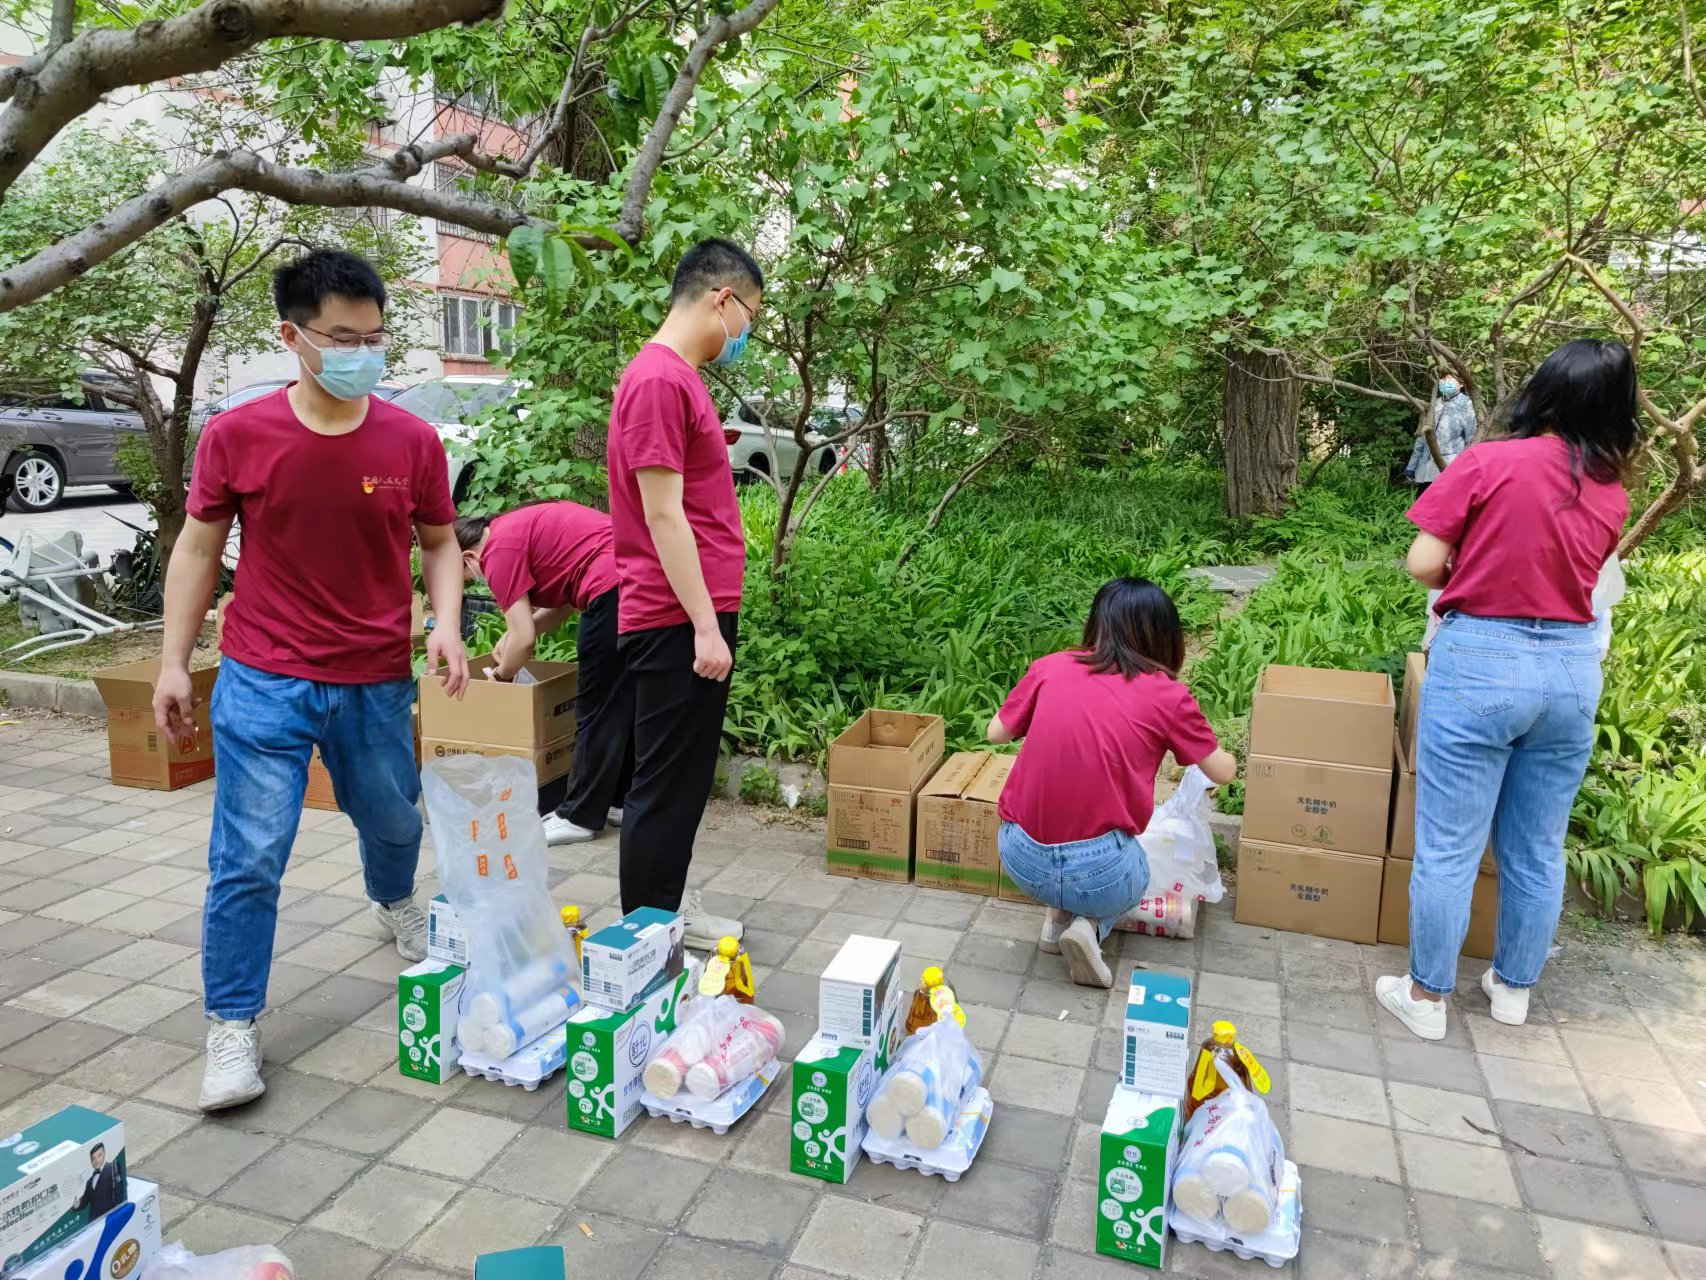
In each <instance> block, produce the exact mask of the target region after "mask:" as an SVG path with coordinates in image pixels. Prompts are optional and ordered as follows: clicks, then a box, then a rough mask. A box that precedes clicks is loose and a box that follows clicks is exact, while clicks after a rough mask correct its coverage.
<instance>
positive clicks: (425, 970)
mask: <svg viewBox="0 0 1706 1280" xmlns="http://www.w3.org/2000/svg"><path fill="white" fill-rule="evenodd" d="M465 973H466V970H464V969H463V968H462V966H460V965H454V964H445V963H444V962H443V961H441V960H425V961H422V962H421V963H420V964H417V965H416V966H414V968H412V969H405V970H403V972H402V973H401V974H399V975H398V977H397V1069H398V1070H399V1071H401V1072H402V1073H403V1074H404V1075H406V1076H409V1077H411V1078H412V1079H415V1080H428V1081H431V1082H432V1083H433V1084H443V1083H444V1082H445V1081H446V1080H448V1079H450V1078H451V1077H452V1076H454V1075H455V1074H456V1071H457V1065H456V1002H457V1000H458V999H459V998H460V997H461V995H462V979H463V975H464V974H465Z"/></svg>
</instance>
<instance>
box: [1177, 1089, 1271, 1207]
mask: <svg viewBox="0 0 1706 1280" xmlns="http://www.w3.org/2000/svg"><path fill="white" fill-rule="evenodd" d="M1215 1068H1216V1070H1218V1071H1219V1072H1220V1075H1221V1078H1222V1079H1223V1080H1225V1081H1226V1090H1225V1092H1224V1093H1218V1094H1216V1095H1215V1096H1214V1097H1212V1098H1210V1099H1209V1100H1208V1101H1207V1102H1205V1103H1203V1104H1202V1106H1200V1107H1198V1108H1197V1110H1196V1112H1195V1114H1193V1115H1192V1116H1191V1118H1190V1120H1189V1121H1188V1122H1187V1123H1186V1125H1185V1136H1184V1141H1183V1143H1182V1145H1181V1146H1180V1148H1179V1159H1178V1163H1177V1164H1176V1165H1175V1167H1174V1170H1173V1187H1172V1191H1173V1205H1174V1207H1175V1209H1176V1210H1177V1211H1178V1212H1180V1213H1183V1214H1184V1215H1185V1216H1186V1217H1188V1218H1191V1219H1193V1220H1194V1221H1196V1222H1197V1223H1199V1224H1201V1225H1202V1226H1205V1227H1209V1228H1224V1230H1225V1231H1226V1233H1227V1236H1228V1237H1229V1238H1230V1237H1232V1236H1253V1235H1259V1234H1260V1233H1261V1232H1263V1231H1265V1230H1267V1228H1268V1226H1269V1225H1270V1224H1271V1223H1272V1222H1273V1219H1274V1215H1275V1213H1276V1212H1277V1211H1278V1209H1279V1207H1280V1184H1281V1181H1282V1179H1283V1177H1284V1173H1285V1143H1284V1142H1283V1141H1282V1140H1281V1138H1280V1135H1279V1130H1277V1129H1276V1128H1274V1122H1273V1119H1272V1117H1270V1116H1269V1115H1268V1108H1267V1104H1266V1103H1264V1102H1263V1101H1262V1100H1261V1099H1260V1098H1258V1097H1257V1096H1256V1095H1255V1094H1253V1093H1251V1092H1250V1091H1249V1090H1248V1089H1247V1088H1245V1087H1244V1082H1243V1081H1242V1080H1240V1079H1239V1078H1238V1076H1237V1073H1235V1072H1234V1071H1232V1070H1231V1069H1230V1068H1229V1067H1227V1065H1226V1064H1225V1063H1224V1062H1218V1061H1217V1062H1216V1063H1215Z"/></svg>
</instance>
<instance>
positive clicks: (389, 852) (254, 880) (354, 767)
mask: <svg viewBox="0 0 1706 1280" xmlns="http://www.w3.org/2000/svg"><path fill="white" fill-rule="evenodd" d="M414 700H415V684H414V681H412V680H391V681H387V682H385V683H384V684H321V683H318V682H316V681H313V680H298V679H295V678H293V677H290V676H275V675H269V674H267V673H266V672H264V671H257V670H256V669H255V668H253V667H248V666H244V665H243V664H242V663H240V662H233V661H232V660H231V659H230V658H226V659H225V660H224V661H223V662H221V663H220V664H219V680H218V683H216V684H215V685H214V686H213V706H212V721H213V759H214V775H213V777H214V793H213V835H212V837H211V839H210V840H209V841H208V847H207V863H208V870H209V871H210V872H211V879H210V880H209V882H208V886H207V905H206V908H205V911H204V913H203V917H202V926H201V937H202V943H201V980H202V987H203V989H204V991H205V992H206V997H205V1002H204V1004H205V1008H206V1010H207V1013H208V1016H210V1017H216V1018H228V1019H233V1020H241V1019H246V1018H255V1017H259V1016H260V1013H261V1011H262V1010H263V1009H265V1008H266V1003H267V976H268V974H269V973H270V972H271V970H272V947H273V932H274V929H275V927H276V926H277V924H278V892H279V882H280V880H281V879H282V878H283V876H284V867H285V863H286V862H287V861H288V860H289V858H290V846H291V845H292V844H294V843H295V842H296V828H297V825H298V823H300V821H301V820H302V797H303V793H304V792H306V791H307V789H308V757H309V754H310V752H311V751H312V750H313V748H314V747H316V746H318V747H319V748H320V758H321V760H322V761H324V763H325V765H326V772H327V773H329V774H330V775H331V777H332V791H333V794H335V795H336V796H337V800H338V807H339V808H340V809H342V810H343V811H344V812H345V813H346V814H348V815H349V817H350V821H352V822H353V823H354V824H355V829H356V833H357V834H358V835H359V836H360V838H361V866H362V872H363V875H364V877H365V880H366V888H367V896H368V897H369V898H371V899H373V901H375V902H384V903H394V902H400V901H401V900H403V899H404V898H407V897H409V896H410V895H412V894H413V893H414V891H415V868H416V865H417V864H418V863H419V861H420V856H421V815H420V812H419V810H417V809H416V808H415V801H416V800H418V799H419V798H420V793H421V782H420V776H419V775H418V774H417V773H416V772H415V734H414V726H413V723H412V722H411V719H410V715H409V709H410V707H411V706H412V705H413V703H414Z"/></svg>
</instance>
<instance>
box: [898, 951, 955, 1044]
mask: <svg viewBox="0 0 1706 1280" xmlns="http://www.w3.org/2000/svg"><path fill="white" fill-rule="evenodd" d="M942 983H943V978H942V971H941V969H939V968H938V967H937V966H935V965H931V966H930V967H929V968H928V969H926V970H925V971H924V972H923V974H922V975H921V976H920V978H919V982H918V990H916V991H914V992H913V993H912V1007H911V1008H909V1009H908V1010H907V1011H906V1034H907V1035H909V1036H910V1035H912V1034H914V1033H915V1032H917V1031H919V1030H921V1029H922V1028H924V1027H927V1026H929V1025H930V1024H931V1023H933V1022H935V1021H936V1020H937V1018H938V1017H940V1016H941V1015H940V1014H939V1013H938V1012H937V1010H936V1008H935V1006H934V1004H933V1003H932V999H931V998H932V995H933V994H934V992H935V991H936V989H937V988H938V987H940V986H941V985H942ZM952 995H953V993H952V992H950V993H949V997H950V999H951V998H952Z"/></svg>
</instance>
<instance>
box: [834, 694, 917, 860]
mask: <svg viewBox="0 0 1706 1280" xmlns="http://www.w3.org/2000/svg"><path fill="white" fill-rule="evenodd" d="M944 734H945V727H944V725H943V723H942V717H941V716H925V715H917V714H914V713H913V712H910V711H867V712H865V714H864V715H862V716H860V717H859V718H858V719H857V720H855V721H854V722H853V723H852V724H851V725H849V726H848V727H847V729H846V731H845V732H843V733H842V734H841V735H840V736H838V737H837V738H836V739H835V741H833V742H831V743H830V744H829V826H828V870H829V873H830V875H834V876H853V877H855V878H858V879H864V880H887V881H891V882H893V883H896V884H905V883H907V882H908V881H909V880H911V879H912V856H913V840H912V837H913V827H914V823H913V819H914V817H915V814H916V811H917V804H918V792H919V788H920V787H921V786H922V785H923V784H924V783H925V782H926V781H927V780H928V779H929V778H930V777H931V775H933V774H934V773H935V772H936V765H937V763H938V762H939V761H940V760H941V759H942V743H943V737H944Z"/></svg>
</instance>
